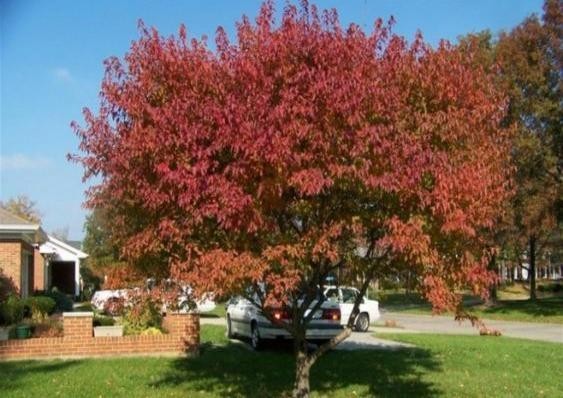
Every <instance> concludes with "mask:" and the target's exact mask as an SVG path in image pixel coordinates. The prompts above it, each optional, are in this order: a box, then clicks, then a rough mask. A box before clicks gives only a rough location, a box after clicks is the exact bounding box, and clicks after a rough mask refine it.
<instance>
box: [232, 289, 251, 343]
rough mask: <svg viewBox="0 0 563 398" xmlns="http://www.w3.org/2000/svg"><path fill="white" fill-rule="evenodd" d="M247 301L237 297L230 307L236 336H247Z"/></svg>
mask: <svg viewBox="0 0 563 398" xmlns="http://www.w3.org/2000/svg"><path fill="white" fill-rule="evenodd" d="M245 302H246V300H245V299H243V298H242V297H236V298H234V299H232V302H231V305H230V308H229V309H230V311H229V313H230V315H229V316H230V319H231V327H232V330H233V332H234V333H236V334H239V335H240V334H245V330H246V328H245V327H244V324H245V323H246V322H247V320H246V319H245V317H244V315H245V312H244V309H245V305H246V303H245Z"/></svg>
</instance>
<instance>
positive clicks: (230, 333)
mask: <svg viewBox="0 0 563 398" xmlns="http://www.w3.org/2000/svg"><path fill="white" fill-rule="evenodd" d="M234 337H235V334H234V333H233V327H232V325H231V317H230V316H229V315H227V338H229V339H232V338H234Z"/></svg>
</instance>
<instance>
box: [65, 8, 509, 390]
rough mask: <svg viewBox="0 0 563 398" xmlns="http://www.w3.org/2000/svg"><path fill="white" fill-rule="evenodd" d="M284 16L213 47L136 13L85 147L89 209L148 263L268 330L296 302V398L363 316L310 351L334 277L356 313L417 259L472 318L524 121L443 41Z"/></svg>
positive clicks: (242, 26) (428, 282)
mask: <svg viewBox="0 0 563 398" xmlns="http://www.w3.org/2000/svg"><path fill="white" fill-rule="evenodd" d="M273 15H274V10H273V6H272V3H266V4H264V5H263V7H262V9H261V11H260V13H259V16H258V17H257V20H256V23H255V24H253V23H251V22H250V21H249V20H248V19H246V18H243V20H242V21H241V22H240V23H239V24H238V25H237V42H236V43H231V42H229V40H228V38H227V35H226V34H225V32H224V31H223V30H222V29H219V30H218V33H217V37H216V47H217V50H216V51H215V52H212V51H210V50H209V49H208V48H207V47H206V44H205V42H204V41H198V40H195V39H192V40H188V39H187V37H186V30H185V28H184V27H181V28H180V32H179V35H178V37H170V38H163V37H161V36H160V35H159V34H158V32H157V31H156V30H154V29H151V30H149V29H146V28H145V27H144V26H143V25H141V28H140V29H141V37H140V38H139V40H138V41H136V42H135V43H134V44H133V45H132V47H131V50H130V52H129V53H128V54H127V55H126V56H125V58H124V61H121V60H119V59H118V58H110V59H108V60H107V61H106V75H105V78H104V81H103V83H102V101H101V105H100V109H99V112H98V114H97V115H94V114H93V113H92V112H90V111H89V110H85V112H84V116H85V119H86V126H85V127H84V128H81V127H79V126H78V125H76V124H74V127H75V129H76V132H77V134H78V136H79V138H80V149H81V151H82V155H76V156H74V157H73V158H74V159H75V160H76V161H78V162H80V163H81V164H82V165H83V166H84V168H85V178H88V177H91V176H93V175H97V176H99V178H100V181H101V183H99V184H98V185H97V186H95V187H94V188H93V189H91V190H90V191H89V194H88V202H87V205H88V206H90V207H92V208H96V207H103V208H104V209H105V210H106V211H107V216H108V218H109V219H111V221H112V236H113V237H114V239H115V240H116V243H117V244H118V245H119V246H120V247H122V248H123V250H122V253H121V254H122V255H123V256H124V257H125V258H127V260H128V261H130V262H131V263H134V264H135V265H137V268H138V269H139V270H141V271H145V272H148V273H150V274H151V276H155V275H157V276H158V275H163V276H171V277H173V278H175V279H179V280H182V281H185V282H187V283H189V284H190V285H192V286H194V287H195V288H196V289H198V290H200V291H208V290H209V289H211V290H214V291H216V292H217V293H219V294H225V293H231V294H233V293H238V294H244V295H245V296H246V297H247V298H248V299H249V300H252V301H253V302H255V303H256V304H257V305H258V306H259V307H260V308H261V309H262V311H263V312H264V314H265V316H266V317H268V318H269V319H270V320H272V321H273V322H277V321H275V320H274V319H273V317H272V316H271V309H272V308H273V307H275V306H285V308H286V309H287V310H288V311H289V312H290V314H291V315H290V318H291V319H290V321H289V322H287V323H286V322H282V323H281V324H280V326H281V327H284V328H286V329H287V330H288V331H289V333H291V335H292V337H293V339H294V346H295V354H296V381H295V386H294V396H299V397H302V396H308V394H309V371H310V368H311V366H312V365H313V364H314V363H315V361H316V360H317V359H318V358H319V357H320V356H321V355H322V354H323V353H324V352H326V351H327V350H328V349H330V348H332V347H334V346H335V345H336V344H338V343H339V342H341V341H343V340H344V339H345V338H347V337H348V336H349V335H350V333H351V328H352V326H353V317H351V318H350V319H349V321H348V326H347V327H346V328H345V329H344V330H343V331H342V332H341V333H340V334H339V335H338V336H337V337H335V338H334V339H332V340H331V341H330V342H328V343H326V344H324V345H321V346H320V347H319V348H318V349H317V350H316V351H315V352H313V353H311V352H310V351H309V350H308V346H307V342H306V339H305V330H306V327H307V324H308V323H309V321H310V319H311V317H312V315H313V314H314V313H315V309H317V308H319V307H320V305H321V304H322V300H323V299H322V295H321V299H320V300H317V298H318V297H319V292H322V289H323V285H324V283H325V278H326V276H327V275H328V274H329V273H331V272H332V271H334V270H335V269H337V268H339V267H344V268H345V269H346V271H347V272H349V273H350V274H354V275H358V277H360V278H361V281H360V282H361V283H360V285H361V286H360V290H361V292H362V294H361V295H360V297H359V299H358V300H357V301H356V303H355V310H356V311H357V309H358V306H359V304H360V299H361V296H362V295H363V293H364V292H365V291H366V289H367V286H368V284H369V282H370V281H371V280H372V279H373V278H374V277H375V276H378V277H384V276H385V275H389V274H390V273H393V274H395V273H397V272H398V271H401V270H405V269H407V268H408V269H410V270H412V272H413V273H414V274H415V275H417V281H419V286H418V288H419V289H420V290H421V291H422V292H423V293H424V294H425V296H426V297H427V298H428V299H429V300H430V302H431V303H432V304H433V306H434V308H435V309H436V310H444V309H456V310H458V312H460V311H461V309H460V307H459V305H460V303H461V299H460V296H459V295H458V294H456V293H455V290H456V289H459V288H461V287H465V286H469V287H470V288H472V289H473V291H474V292H475V293H478V294H482V295H484V296H486V294H487V291H488V290H487V288H488V285H489V283H490V282H491V280H492V275H491V273H490V272H489V271H488V270H487V264H488V263H489V257H490V256H489V254H488V253H487V251H486V245H485V244H484V242H483V240H482V239H481V237H480V235H479V234H478V231H481V230H484V229H488V228H491V227H492V226H493V224H494V221H495V218H496V217H497V215H498V213H499V211H501V208H502V203H503V202H504V201H505V200H507V198H508V195H509V189H508V188H509V187H508V181H509V173H510V167H508V161H509V157H508V154H509V150H508V148H509V146H508V144H509V140H510V137H511V130H510V129H505V128H502V126H501V125H500V122H501V120H502V119H503V118H504V111H505V108H504V106H503V104H504V102H503V96H502V94H501V93H500V92H499V91H498V90H496V88H495V87H494V85H493V81H492V79H491V78H490V77H489V76H488V75H487V74H485V73H484V72H483V70H482V68H481V69H480V68H476V67H475V66H474V64H473V63H472V62H471V60H470V59H468V58H467V57H466V54H464V53H462V52H461V51H459V50H458V49H457V48H455V47H453V46H451V45H449V44H448V43H441V44H440V46H439V47H438V48H437V49H432V48H431V47H429V46H427V45H426V44H425V43H424V41H423V39H422V37H421V36H417V37H416V39H415V40H414V42H413V43H412V44H408V43H407V42H406V41H405V40H404V39H403V38H401V37H398V36H396V35H394V34H392V33H391V31H390V27H389V26H384V25H383V24H382V23H381V21H377V22H376V24H375V26H374V29H373V31H372V32H371V33H369V34H367V33H365V32H363V31H362V30H361V29H360V28H359V27H358V26H357V25H351V26H349V27H348V28H347V29H343V28H342V27H341V26H340V24H339V23H338V19H337V16H336V12H335V11H327V12H324V13H322V15H321V16H320V15H319V13H318V12H317V9H316V8H315V7H312V8H309V7H308V5H307V4H306V3H304V4H303V5H302V7H301V8H300V9H297V8H296V7H294V6H288V7H286V8H285V10H284V12H283V16H282V19H281V22H280V23H279V24H276V22H275V21H274V17H273ZM311 306H313V310H312V311H310V313H309V315H308V316H305V312H306V311H307V309H309V308H310V307H311Z"/></svg>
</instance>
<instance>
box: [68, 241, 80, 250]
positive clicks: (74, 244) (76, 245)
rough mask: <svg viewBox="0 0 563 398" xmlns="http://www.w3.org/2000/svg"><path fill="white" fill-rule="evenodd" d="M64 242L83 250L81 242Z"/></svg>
mask: <svg viewBox="0 0 563 398" xmlns="http://www.w3.org/2000/svg"><path fill="white" fill-rule="evenodd" d="M64 242H65V243H67V244H69V245H70V246H72V247H74V248H75V249H78V250H82V241H81V240H65V241H64Z"/></svg>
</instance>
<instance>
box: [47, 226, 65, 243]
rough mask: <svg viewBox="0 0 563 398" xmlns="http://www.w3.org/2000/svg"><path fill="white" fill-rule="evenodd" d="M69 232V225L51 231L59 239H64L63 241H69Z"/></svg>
mask: <svg viewBox="0 0 563 398" xmlns="http://www.w3.org/2000/svg"><path fill="white" fill-rule="evenodd" d="M68 233H69V228H68V225H67V226H65V227H61V228H57V229H54V230H52V231H51V235H52V236H54V237H55V238H57V239H60V240H62V241H63V242H67V241H68Z"/></svg>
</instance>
